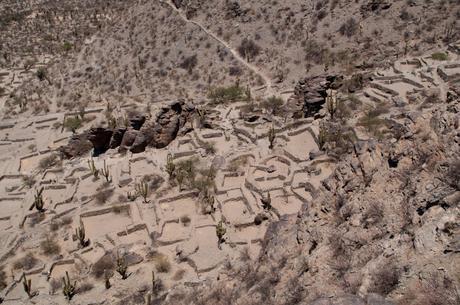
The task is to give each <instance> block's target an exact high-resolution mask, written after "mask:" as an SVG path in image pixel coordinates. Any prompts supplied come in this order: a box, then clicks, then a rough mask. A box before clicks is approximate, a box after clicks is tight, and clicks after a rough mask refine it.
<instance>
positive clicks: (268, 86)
mask: <svg viewBox="0 0 460 305" xmlns="http://www.w3.org/2000/svg"><path fill="white" fill-rule="evenodd" d="M160 2H161V3H165V4H167V5H168V6H169V7H171V8H172V10H173V11H175V12H176V13H177V14H178V15H179V16H180V17H181V19H182V20H184V21H185V22H186V23H191V24H193V25H195V26H197V27H199V28H200V29H201V30H202V31H203V32H205V33H206V34H207V35H208V36H210V37H211V38H212V39H214V40H215V41H217V42H218V43H219V44H221V45H222V46H224V47H225V48H226V49H227V50H228V51H230V53H231V54H232V55H233V57H234V58H235V59H236V60H238V61H239V62H240V63H242V64H243V65H244V66H246V67H247V68H248V69H249V70H251V71H252V72H254V73H255V74H257V75H258V76H260V77H261V78H262V79H263V81H264V83H265V95H266V96H274V95H276V92H275V90H274V89H273V84H272V80H271V79H270V77H269V76H268V75H267V74H266V73H265V72H263V71H262V70H261V69H260V68H259V67H257V66H255V65H253V64H251V63H249V62H248V61H246V60H245V59H244V58H243V57H242V56H241V55H240V54H239V53H238V51H237V50H235V49H234V48H232V47H231V46H230V45H229V44H228V43H227V42H226V41H224V40H222V39H221V38H219V36H217V35H216V34H214V33H213V32H211V31H210V30H208V29H207V28H205V27H204V26H203V25H202V24H201V23H199V22H197V21H193V20H190V19H188V18H187V17H186V16H185V15H184V13H182V12H181V11H180V9H178V8H176V6H175V5H174V3H172V0H160Z"/></svg>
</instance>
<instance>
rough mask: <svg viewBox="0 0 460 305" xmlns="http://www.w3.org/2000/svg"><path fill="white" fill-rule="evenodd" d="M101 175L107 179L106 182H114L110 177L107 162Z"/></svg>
mask: <svg viewBox="0 0 460 305" xmlns="http://www.w3.org/2000/svg"><path fill="white" fill-rule="evenodd" d="M101 173H102V176H104V177H105V181H107V182H111V181H112V177H111V176H110V170H109V167H108V166H107V164H106V162H105V160H104V167H103V168H102V170H101Z"/></svg>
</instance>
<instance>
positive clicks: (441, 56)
mask: <svg viewBox="0 0 460 305" xmlns="http://www.w3.org/2000/svg"><path fill="white" fill-rule="evenodd" d="M431 59H433V60H439V61H445V60H448V59H449V56H448V55H447V54H446V53H443V52H436V53H433V54H431Z"/></svg>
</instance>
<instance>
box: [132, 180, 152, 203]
mask: <svg viewBox="0 0 460 305" xmlns="http://www.w3.org/2000/svg"><path fill="white" fill-rule="evenodd" d="M135 189H136V195H137V196H141V197H142V198H143V199H144V203H148V202H149V201H148V200H147V197H148V196H149V185H148V183H147V182H145V181H142V182H140V183H136V186H135ZM128 198H129V197H128Z"/></svg>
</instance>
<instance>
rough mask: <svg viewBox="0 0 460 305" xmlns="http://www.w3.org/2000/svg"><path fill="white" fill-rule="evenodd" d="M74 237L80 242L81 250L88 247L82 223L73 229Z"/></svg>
mask: <svg viewBox="0 0 460 305" xmlns="http://www.w3.org/2000/svg"><path fill="white" fill-rule="evenodd" d="M75 235H76V236H77V239H78V240H79V242H80V246H81V247H82V248H84V247H86V246H88V245H89V239H86V232H85V227H84V225H83V223H81V224H80V226H79V227H78V228H76V229H75Z"/></svg>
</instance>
